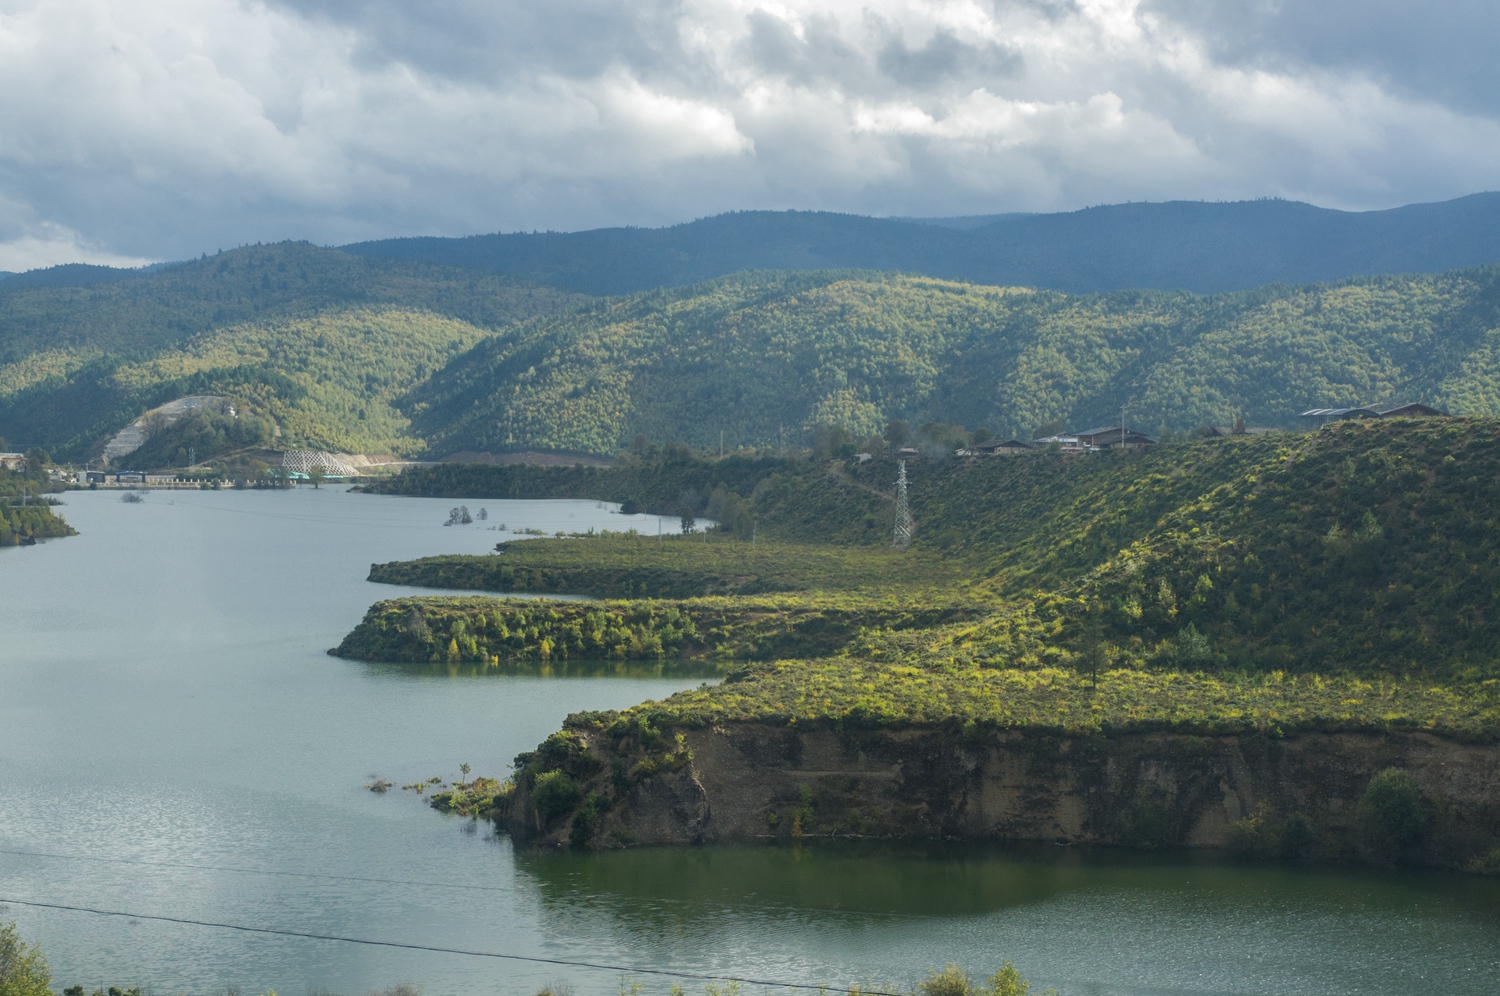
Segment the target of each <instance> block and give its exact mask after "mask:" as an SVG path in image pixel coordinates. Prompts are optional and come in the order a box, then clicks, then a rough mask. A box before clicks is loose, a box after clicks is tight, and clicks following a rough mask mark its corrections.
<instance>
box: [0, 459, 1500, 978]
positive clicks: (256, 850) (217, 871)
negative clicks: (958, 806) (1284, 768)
mask: <svg viewBox="0 0 1500 996" xmlns="http://www.w3.org/2000/svg"><path fill="white" fill-rule="evenodd" d="M65 500H66V502H67V505H66V507H65V508H63V509H60V511H61V512H62V513H63V514H64V515H65V516H66V517H67V518H68V519H69V521H70V522H72V523H73V524H74V525H75V526H76V527H77V528H78V529H79V530H80V531H81V535H79V536H77V537H73V538H69V539H65V540H56V541H52V542H48V543H44V544H41V545H38V546H36V547H30V548H19V549H7V550H0V897H3V898H8V899H12V900H31V901H40V902H49V903H56V904H60V905H68V906H82V907H91V908H96V909H104V910H115V911H124V912H130V913H135V914H143V915H157V916H170V917H176V918H180V919H185V920H202V921H213V922H216V923H229V924H241V925H248V926H257V927H270V928H278V929H285V930H291V931H300V932H306V933H316V934H326V935H338V936H344V937H356V938H367V939H376V940H383V941H396V942H404V943H408V944H417V945H427V946H433V947H444V948H458V949H466V950H470V951H484V952H491V953H499V954H519V955H528V956H536V957H542V958H551V959H556V960H558V961H589V962H595V963H603V964H619V965H636V966H643V967H655V968H670V969H676V970H682V971H697V972H705V973H711V974H714V973H722V974H726V975H735V976H739V977H755V978H766V979H779V980H787V981H797V982H828V983H830V984H832V985H834V986H846V985H848V984H849V983H851V982H856V981H890V982H894V983H897V984H910V983H911V982H913V981H915V980H916V979H917V978H918V977H920V975H921V974H922V972H923V971H924V970H925V969H928V968H932V967H940V966H941V965H943V964H945V963H947V962H950V961H952V962H957V963H959V964H961V965H963V966H965V967H967V968H969V969H971V970H973V971H975V972H976V973H977V972H981V971H990V970H993V968H995V967H997V966H998V964H999V963H1000V962H1001V961H1002V960H1004V959H1007V958H1008V959H1011V960H1013V961H1015V962H1016V964H1017V965H1018V966H1020V967H1021V968H1022V970H1023V972H1024V973H1025V974H1026V975H1027V976H1028V977H1029V978H1030V979H1031V980H1032V981H1033V983H1034V984H1036V985H1037V986H1038V987H1039V988H1042V987H1046V986H1055V987H1056V988H1057V989H1058V991H1059V993H1061V994H1063V996H1105V994H1110V996H1114V994H1119V996H1137V994H1139V996H1147V994H1162V996H1167V994H1172V996H1177V994H1204V996H1208V994H1215V996H1217V994H1276V996H1289V994H1304V993H1306V994H1385V993H1390V994H1397V993H1400V994H1407V993H1411V992H1414V991H1422V992H1437V993H1443V994H1445V996H1466V994H1475V996H1478V994H1481V993H1484V994H1488V993H1493V992H1494V991H1496V989H1497V984H1496V981H1497V980H1500V882H1497V881H1495V880H1492V879H1475V878H1467V877H1463V876H1456V875H1445V874H1434V873H1418V872H1375V871H1366V870H1353V869H1327V868H1325V869H1312V870H1309V869H1299V868H1287V867H1281V866H1276V865H1237V864H1234V863H1230V862H1225V861H1220V860H1209V859H1205V858H1195V857H1190V856H1183V855H1139V854H1128V853H1118V852H1108V851H1079V850H1074V849H1058V848H1014V847H1011V848H1004V847H957V846H952V845H939V844H929V845H910V846H895V845H887V844H859V845H855V844H840V845H830V846H805V847H800V848H789V847H769V846H767V847H722V848H710V849H701V850H670V849H642V850H636V851H629V852H623V853H614V854H602V855H574V854H532V853H524V852H522V853H518V852H515V851H513V850H512V848H511V846H510V844H509V842H508V841H507V840H505V839H504V838H497V837H496V836H495V835H494V834H493V833H492V832H491V831H490V830H489V829H488V828H487V827H486V826H485V825H483V824H476V823H472V822H470V821H467V820H462V819H454V818H449V817H444V816H441V815H439V814H437V813H435V812H433V811H431V810H430V809H428V808H427V807H426V806H425V805H424V804H423V801H422V800H421V799H419V798H417V797H416V796H415V795H414V794H412V793H405V794H403V793H402V792H400V791H399V790H398V791H393V792H390V793H387V794H385V795H377V794H374V793H371V792H369V791H366V790H365V789H364V788H363V786H364V785H365V784H366V783H368V781H369V780H370V778H371V777H372V776H381V777H384V778H388V779H390V780H392V781H394V782H396V783H397V784H398V785H399V784H402V783H405V782H410V781H415V780H418V779H421V778H426V777H428V776H432V775H440V776H443V777H446V778H452V777H454V776H456V775H457V774H458V765H459V764H460V763H461V762H468V763H470V764H471V765H473V768H474V770H475V771H476V772H485V773H495V774H501V773H503V772H504V771H505V770H506V767H507V765H508V762H509V759H510V758H511V757H512V756H514V755H515V754H516V753H517V752H519V751H521V750H526V749H529V748H531V747H533V746H535V744H536V743H537V742H538V741H539V740H541V739H542V738H543V737H544V736H546V734H548V733H549V732H551V731H552V730H554V729H556V728H557V726H558V724H559V722H560V721H561V720H562V718H563V716H564V715H566V714H567V713H568V712H571V711H574V710H578V709H600V708H614V707H622V706H626V705H630V704H633V703H635V702H638V701H641V700H642V699H645V698H651V697H659V696H663V695H666V694H669V693H670V692H672V691H673V690H675V689H678V688H684V687H689V686H692V685H696V684H697V683H698V681H699V680H700V679H697V678H671V679H667V678H661V677H655V676H652V675H650V674H635V675H633V676H630V677H619V676H609V677H601V676H587V675H584V676H578V675H569V676H548V677H542V676H534V675H531V676H528V675H514V674H509V675H506V674H488V675H486V674H478V675H476V674H473V673H468V672H464V671H458V672H454V673H449V672H447V671H446V670H444V669H437V668H431V667H415V668H406V667H400V666H394V665H380V666H371V665H366V664H360V663H356V662H350V661H342V660H338V659H336V658H332V657H329V656H327V655H326V654H325V653H324V650H325V649H326V648H327V647H329V646H332V645H334V644H336V643H337V642H338V641H339V640H340V639H341V638H342V636H343V634H344V633H345V632H347V631H348V630H349V629H350V628H351V627H352V626H353V625H354V624H355V623H356V622H357V621H358V620H359V617H360V616H361V614H362V613H363V612H364V610H365V609H366V608H367V607H368V606H369V605H370V604H371V603H372V602H374V601H376V600H378V599H380V598H385V597H392V596H394V595H398V594H407V593H414V592H413V590H411V589H399V588H392V587H390V586H385V585H375V584H370V583H368V582H366V581H365V580H364V577H365V573H366V571H367V570H368V566H369V564H370V563H371V562H373V561H385V560H393V559H401V558H409V557H414V556H420V555H424V554H433V553H460V552H481V551H484V550H488V549H489V548H490V547H491V546H492V545H493V544H494V543H495V541H496V540H497V539H500V538H504V537H505V536H506V534H504V533H500V532H498V531H497V530H496V529H495V528H494V527H497V526H498V525H500V524H501V523H504V524H505V525H506V526H508V527H509V528H510V529H512V530H516V529H521V528H535V529H541V530H544V531H546V532H548V533H551V532H554V531H556V530H567V531H583V530H586V529H588V528H590V527H594V528H622V527H623V526H625V525H627V524H634V525H635V526H636V527H637V528H640V529H642V531H645V532H655V531H656V529H657V520H655V519H653V518H649V517H645V516H636V517H629V518H628V519H627V517H623V516H620V515H618V514H616V513H615V512H613V511H612V510H611V509H610V508H607V507H601V506H599V505H597V504H596V503H594V502H576V501H575V502H568V501H559V502H500V501H494V502H472V501H471V502H468V503H467V504H468V505H469V506H470V507H471V509H473V510H475V511H477V508H478V506H479V505H481V504H483V505H485V506H486V509H487V511H488V513H489V517H488V519H486V520H484V521H476V522H475V523H473V524H472V525H468V526H455V527H445V526H443V525H442V523H443V522H444V520H446V518H447V515H448V509H449V508H450V506H452V505H453V504H455V503H454V502H451V501H440V500H427V499H408V498H389V497H374V496H364V495H355V494H348V493H345V492H343V491H342V490H340V489H334V488H324V489H322V490H318V491H314V490H310V489H299V490H297V491H292V492H224V493H200V492H176V493H166V492H163V493H154V494H151V495H149V496H148V497H147V498H146V499H145V501H143V502H141V503H139V504H127V503H124V502H122V501H121V500H120V497H119V495H118V494H114V493H107V492H97V493H96V492H81V493H74V494H70V495H67V496H65ZM665 525H666V526H667V527H668V528H672V529H675V528H676V522H675V520H669V521H667V522H666V523H665ZM542 542H547V541H545V540H544V541H542ZM424 593H427V592H424ZM0 919H14V920H16V921H17V922H18V923H19V924H20V925H21V928H22V930H23V933H24V934H25V935H26V936H27V937H28V938H30V939H33V940H36V941H38V942H40V943H41V945H42V946H43V947H44V948H45V950H46V951H47V954H48V956H49V959H50V961H51V963H52V966H53V969H54V974H55V976H56V983H57V986H58V988H59V989H60V988H61V987H62V986H66V985H72V984H74V983H79V984H83V985H85V986H86V987H88V989H89V990H90V991H92V989H93V988H95V987H97V986H100V985H110V984H116V983H121V982H134V983H140V984H142V985H144V986H147V987H149V988H150V990H151V991H152V992H154V993H156V994H167V993H178V992H183V993H212V992H220V993H222V992H224V991H225V989H226V987H229V986H236V987H239V988H240V989H241V991H243V992H245V993H247V994H249V993H259V992H263V991H265V990H267V989H271V988H274V989H277V990H279V991H280V992H281V993H283V994H288V996H291V994H300V993H303V992H312V991H328V992H335V993H364V992H367V991H370V990H374V989H385V988H388V987H390V986H391V985H393V984H395V983H398V982H412V983H417V984H420V985H422V986H424V987H425V989H426V992H427V993H429V994H441V993H470V992H493V993H502V994H517V996H529V994H530V993H533V992H535V991H536V990H537V989H538V988H540V987H541V986H543V985H545V984H548V983H555V982H562V983H565V984H567V985H570V986H572V988H573V989H574V991H575V992H576V993H577V994H578V996H592V994H595V993H600V994H603V993H614V992H615V991H616V990H617V986H618V973H615V972H611V971H605V970H595V969H585V968H577V967H567V966H564V965H540V964H530V963H522V962H511V961H504V960H497V959H492V958H484V957H474V956H464V955H455V954H443V953H437V952H429V951H419V950H411V949H401V948H381V947H364V946H357V945H353V944H347V943H340V942H334V941H324V940H309V939H305V938H295V937H287V936H273V935H263V934H249V933H243V932H236V931H231V930H224V929H219V928H214V927H206V926H194V925H189V924H180V923H167V922H162V921H156V920H146V919H131V918H118V917H101V916H97V915H93V914H87V913H80V912H70V911H63V910H48V909H39V908H35V907H26V906H21V905H17V904H14V903H11V904H0ZM639 978H640V980H641V981H642V982H644V983H645V990H644V993H648V994H650V993H657V992H661V993H665V992H666V988H667V985H668V980H665V979H661V978H653V977H651V976H646V975H641V976H639ZM692 991H693V989H692V988H689V992H692ZM697 991H698V992H701V991H702V989H701V988H698V989H697Z"/></svg>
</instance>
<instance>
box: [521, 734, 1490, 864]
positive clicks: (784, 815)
mask: <svg viewBox="0 0 1500 996" xmlns="http://www.w3.org/2000/svg"><path fill="white" fill-rule="evenodd" d="M530 757H531V758H532V761H531V762H529V763H528V764H527V765H526V766H525V767H524V768H523V769H522V771H521V775H520V777H519V779H518V783H517V787H516V790H515V791H514V792H513V793H512V794H511V795H510V796H509V797H507V798H506V799H504V800H503V801H502V802H501V805H500V808H499V809H497V810H496V811H495V813H494V816H495V818H496V821H497V822H498V823H499V824H500V825H501V826H502V827H503V828H506V829H508V830H509V832H510V833H511V834H512V836H513V837H514V838H515V839H516V840H517V841H518V842H523V843H524V842H530V843H535V844H539V845H544V846H546V845H561V844H566V843H571V844H573V845H574V846H587V847H592V848H609V847H620V846H628V845H632V844H690V843H691V844H698V843H711V842H715V841H729V840H743V839H748V838H767V837H769V838H775V837H798V836H823V835H862V836H888V837H946V838H968V839H991V840H1017V841H1055V842H1060V843H1069V844H1073V843H1078V844H1117V845H1125V846H1135V847H1204V848H1225V849H1231V850H1238V851H1242V852H1250V853H1260V854H1280V855H1285V856H1303V857H1320V858H1333V859H1345V860H1348V859H1363V860H1373V861H1377V862H1389V861H1392V860H1409V861H1415V862H1420V863H1426V864H1436V865H1443V866H1448V867H1470V868H1475V869H1479V870H1483V869H1485V868H1487V866H1488V865H1489V864H1493V863H1497V859H1500V851H1497V850H1496V848H1497V845H1500V745H1492V744H1487V745H1474V744H1463V743H1458V742H1454V741H1451V740H1446V739H1442V738H1439V737H1435V736H1430V735H1426V734H1403V735H1394V734H1393V735H1364V734H1347V733H1335V734H1316V733H1309V734H1300V735H1296V736H1289V737H1276V736H1268V735H1265V734H1253V733H1252V734H1241V735H1231V736H1207V737H1200V736H1189V735H1181V734H1164V733H1141V734H1123V735H1092V736H1062V735H1054V734H1050V733H1042V732H1035V731H1007V732H999V733H980V734H977V735H971V736H965V735H964V733H963V732H961V731H958V730H945V729H931V728H929V729H906V730H873V731H856V732H847V731H835V730H828V729H819V730H798V729H796V728H795V727H771V726H764V725H755V724H726V725H725V726H720V727H712V728H706V729H686V730H680V731H654V730H649V729H647V730H644V731H637V732H634V733H628V734H625V735H621V734H620V733H619V732H618V731H614V732H611V731H609V730H606V729H603V728H597V727H588V726H583V727H575V728H573V729H571V730H569V731H565V732H564V733H563V734H559V735H557V736H554V737H553V738H552V739H551V740H549V742H548V744H544V745H543V748H542V749H541V750H540V751H539V752H538V753H537V754H535V755H530ZM1393 768H1395V769H1400V770H1401V771H1404V772H1406V773H1408V774H1409V779H1408V778H1407V777H1406V775H1403V776H1401V778H1402V779H1403V780H1404V781H1403V782H1402V783H1403V784H1405V785H1407V786H1408V796H1410V797H1409V798H1406V800H1405V802H1402V800H1401V798H1397V797H1392V798H1395V800H1396V801H1395V802H1391V801H1390V800H1389V799H1385V798H1384V797H1382V798H1381V799H1377V800H1376V803H1371V801H1370V798H1369V796H1370V793H1371V791H1372V790H1371V785H1372V779H1373V778H1375V776H1376V775H1377V774H1378V773H1380V772H1383V771H1388V770H1389V769H1393ZM1411 786H1414V787H1415V789H1416V792H1417V793H1418V794H1417V795H1415V796H1411V793H1410V787H1411ZM1399 795H1400V793H1399V792H1397V796H1399ZM1362 799H1363V800H1364V801H1363V802H1362V801H1361V800H1362ZM1413 800H1415V801H1413ZM1377 803H1378V805H1377ZM1403 805H1404V806H1405V807H1406V808H1405V810H1403V809H1402V806H1403ZM1381 807H1384V808H1381ZM1392 807H1394V808H1392ZM1413 807H1415V808H1413ZM1386 810H1390V811H1389V812H1387V811H1386ZM1403 813H1405V815H1404V816H1403ZM1403 819H1404V820H1405V822H1402V820H1403ZM1385 824H1390V826H1389V827H1387V826H1386V825H1385ZM1497 870H1500V869H1497Z"/></svg>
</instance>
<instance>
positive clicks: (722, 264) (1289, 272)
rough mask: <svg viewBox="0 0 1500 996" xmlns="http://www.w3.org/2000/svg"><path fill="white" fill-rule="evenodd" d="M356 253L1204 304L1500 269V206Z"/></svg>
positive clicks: (622, 286)
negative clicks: (1257, 292)
mask: <svg viewBox="0 0 1500 996" xmlns="http://www.w3.org/2000/svg"><path fill="white" fill-rule="evenodd" d="M344 249H345V251H347V252H351V253H355V254H358V255H361V256H368V257H371V258H381V259H414V260H424V261H427V262H433V263H444V264H447V265H451V266H464V267H475V268H479V269H484V270H491V271H497V272H503V273H510V274H514V275H516V276H521V277H525V278H528V279H532V280H537V281H541V282H544V283H551V284H556V285H558V286H562V287H569V288H572V289H575V290H581V291H586V292H589V293H593V294H624V293H629V292H632V291H639V290H648V289H652V288H656V287H671V286H679V285H682V284H690V283H696V282H698V281H702V280H708V279H711V278H714V277H718V276H723V275H726V274H730V273H737V272H739V271H741V270H752V269H764V270H815V269H828V268H840V267H858V268H864V269H874V270H899V271H902V272H905V273H919V274H923V275H925V276H932V277H942V278H946V279H950V280H965V281H972V282H974V283H982V284H999V285H1016V286H1025V287H1041V288H1047V289H1051V290H1061V291H1068V292H1070V293H1075V294H1086V293H1095V292H1101V291H1112V290H1124V289H1130V288H1154V289H1159V290H1187V291H1194V292H1197V293H1203V294H1208V293H1218V292H1222V291H1233V290H1245V289H1248V288H1251V287H1258V286H1261V285H1263V284H1270V283H1292V284H1300V283H1311V282H1315V281H1326V280H1340V279H1343V278H1345V277H1352V276H1358V275H1362V274H1371V273H1434V272H1441V271H1444V270H1450V269H1455V268H1460V267H1468V266H1477V265H1482V264H1486V263H1493V262H1496V261H1500V194H1495V193H1489V194H1475V195H1473V196H1470V197H1463V198H1459V199H1457V200H1452V201H1445V202H1442V203H1438V204H1413V205H1408V206H1406V207H1401V208H1395V209H1392V210H1389V211H1367V212H1346V211H1333V210H1328V209H1325V208H1318V207H1314V206H1312V205H1310V204H1302V203H1298V202H1295V201H1281V200H1260V201H1240V202H1235V203H1204V202H1200V201H1172V202H1168V203H1164V204H1114V205H1108V206H1103V207H1095V208H1088V209H1086V210H1083V211H1074V212H1069V213H1064V214H1037V215H997V216H994V217H993V218H990V219H984V218H965V219H957V220H956V224H955V225H949V224H944V223H943V222H942V220H941V219H931V220H927V221H923V220H919V219H881V218H867V217H861V216H858V215H844V214H830V213H826V212H807V211H784V212H772V211H744V212H736V213H733V214H725V215H719V216H717V217H713V218H703V219H700V220H698V221H694V222H691V223H688V224H683V225H676V226H673V227H670V228H654V229H652V228H606V229H598V230H595V231H587V232H568V233H562V232H545V233H534V234H527V233H516V234H510V235H479V236H472V237H469V238H453V239H445V238H405V239H385V240H381V241H376V242H362V243H357V244H355V245H350V246H345V247H344Z"/></svg>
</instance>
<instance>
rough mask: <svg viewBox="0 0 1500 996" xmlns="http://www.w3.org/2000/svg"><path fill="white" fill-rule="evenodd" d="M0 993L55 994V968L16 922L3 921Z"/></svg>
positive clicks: (4, 995) (7, 995)
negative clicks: (53, 972) (30, 941)
mask: <svg viewBox="0 0 1500 996" xmlns="http://www.w3.org/2000/svg"><path fill="white" fill-rule="evenodd" d="M0 996H52V972H51V970H50V969H48V968H47V959H46V957H45V956H44V955H43V954H42V952H41V951H40V950H39V949H38V948H36V947H35V946H34V945H30V944H27V943H26V942H24V941H22V940H21V935H20V932H19V931H17V930H16V925H15V924H14V923H0Z"/></svg>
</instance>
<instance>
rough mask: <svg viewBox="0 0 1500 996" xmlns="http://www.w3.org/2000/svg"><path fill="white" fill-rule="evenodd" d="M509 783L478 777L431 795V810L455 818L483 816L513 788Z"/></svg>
mask: <svg viewBox="0 0 1500 996" xmlns="http://www.w3.org/2000/svg"><path fill="white" fill-rule="evenodd" d="M513 787H514V786H513V784H512V783H510V782H505V783H501V782H499V781H496V780H495V779H493V778H486V777H484V776H480V777H478V778H475V779H474V780H473V781H468V782H460V783H458V784H455V785H453V786H451V787H449V788H448V789H446V790H444V791H442V792H434V793H433V794H432V800H431V805H432V808H433V809H436V810H438V811H439V812H444V813H453V814H454V815H456V816H483V815H484V814H485V813H488V812H489V811H490V810H492V809H494V808H495V800H496V799H498V798H500V797H501V796H502V795H504V794H505V793H507V792H509V791H510V790H511V789H512V788H513Z"/></svg>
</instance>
